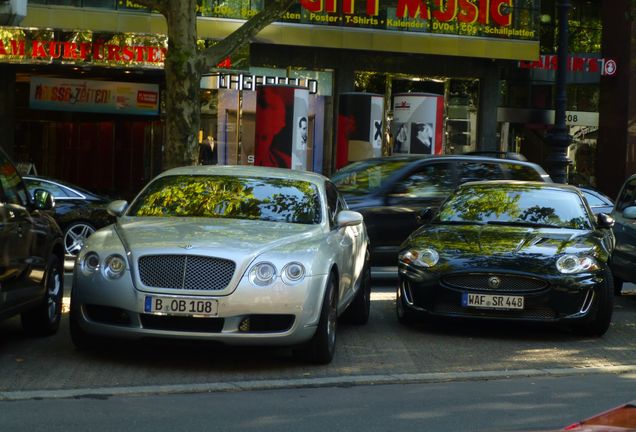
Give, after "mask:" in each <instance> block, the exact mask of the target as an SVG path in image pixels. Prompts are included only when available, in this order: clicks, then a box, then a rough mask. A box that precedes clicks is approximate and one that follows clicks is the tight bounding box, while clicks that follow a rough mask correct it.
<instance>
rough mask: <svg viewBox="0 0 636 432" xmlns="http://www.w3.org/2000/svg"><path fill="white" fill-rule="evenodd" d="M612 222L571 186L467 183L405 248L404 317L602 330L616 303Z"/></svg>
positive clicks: (400, 302) (400, 310)
mask: <svg viewBox="0 0 636 432" xmlns="http://www.w3.org/2000/svg"><path fill="white" fill-rule="evenodd" d="M612 225H613V219H612V218H611V217H610V216H608V215H606V214H599V215H597V216H595V215H594V214H593V213H592V211H591V210H590V208H589V206H588V205H587V203H586V201H585V199H584V198H583V195H582V194H581V192H580V191H579V190H578V189H577V188H576V187H574V186H568V185H560V184H554V183H551V184H548V183H538V182H517V181H486V182H471V183H466V184H464V185H462V186H460V187H459V188H458V189H457V190H456V191H455V192H454V193H453V194H452V195H451V196H450V197H449V198H448V200H447V201H445V202H444V203H443V204H442V206H441V208H440V209H439V213H438V214H437V215H436V216H435V217H434V218H433V219H432V220H431V221H430V223H428V224H426V225H424V226H422V227H421V228H420V229H418V230H417V231H415V232H414V233H413V234H412V235H411V236H410V237H409V238H408V239H407V241H406V242H405V243H404V245H403V248H402V250H401V251H400V253H399V265H398V268H399V273H398V277H399V285H398V289H397V299H396V311H397V317H398V320H399V321H400V322H402V323H406V324H408V323H411V322H412V321H414V320H415V319H416V318H417V317H418V316H424V317H448V318H474V319H490V320H499V321H504V320H511V321H527V322H545V323H563V324H566V323H569V324H570V325H571V326H573V327H574V329H575V330H576V331H577V332H579V333H581V334H584V335H588V336H601V335H603V334H604V333H605V332H606V331H607V329H608V327H609V325H610V322H611V318H612V309H613V297H614V296H613V293H612V289H613V281H612V272H611V270H610V267H609V259H610V256H611V253H612V245H613V244H614V240H613V234H612V230H611V228H612Z"/></svg>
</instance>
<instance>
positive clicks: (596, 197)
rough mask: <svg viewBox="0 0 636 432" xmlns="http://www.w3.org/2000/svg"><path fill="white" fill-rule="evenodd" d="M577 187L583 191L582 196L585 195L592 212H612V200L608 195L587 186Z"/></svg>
mask: <svg viewBox="0 0 636 432" xmlns="http://www.w3.org/2000/svg"><path fill="white" fill-rule="evenodd" d="M579 189H580V190H581V192H583V196H585V199H586V200H587V203H588V204H589V205H590V208H591V209H592V211H593V212H594V214H599V213H606V214H610V213H612V209H613V208H614V201H612V199H611V198H610V197H608V196H607V195H605V194H603V193H601V192H599V191H597V190H596V189H594V188H591V187H589V186H579Z"/></svg>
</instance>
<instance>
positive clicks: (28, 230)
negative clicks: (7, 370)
mask: <svg viewBox="0 0 636 432" xmlns="http://www.w3.org/2000/svg"><path fill="white" fill-rule="evenodd" d="M28 205H29V201H28V197H27V191H26V188H25V187H24V184H23V183H22V179H21V178H20V176H19V175H18V172H17V170H16V168H15V166H14V165H13V164H12V163H11V161H10V160H9V159H8V158H7V157H6V156H5V155H4V154H3V153H2V152H0V218H1V219H0V224H1V226H0V240H1V241H0V309H2V310H4V311H5V312H6V311H7V310H10V309H12V308H15V307H17V306H19V305H21V304H22V303H24V302H26V301H28V300H30V299H32V298H34V296H35V295H36V293H37V291H38V289H39V285H38V283H39V280H37V278H32V277H31V276H32V274H31V273H32V270H34V264H35V268H37V265H38V264H41V263H38V262H34V259H33V257H32V252H33V251H36V250H38V244H37V243H36V242H37V236H36V235H34V232H35V227H34V223H33V219H32V218H31V215H30V213H29V210H28ZM43 270H44V269H43V268H42V273H43Z"/></svg>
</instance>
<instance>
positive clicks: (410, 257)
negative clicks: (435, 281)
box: [398, 248, 439, 268]
mask: <svg viewBox="0 0 636 432" xmlns="http://www.w3.org/2000/svg"><path fill="white" fill-rule="evenodd" d="M398 258H399V260H400V261H401V262H403V263H404V264H409V265H414V266H417V267H426V268H428V267H433V266H434V265H435V264H437V262H438V261H439V254H438V253H437V251H436V250H435V249H430V248H425V249H408V250H406V251H404V252H401V253H400V255H399V256H398Z"/></svg>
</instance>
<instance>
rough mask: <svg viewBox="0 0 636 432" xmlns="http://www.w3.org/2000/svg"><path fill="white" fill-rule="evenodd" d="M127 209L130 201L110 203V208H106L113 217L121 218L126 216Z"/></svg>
mask: <svg viewBox="0 0 636 432" xmlns="http://www.w3.org/2000/svg"><path fill="white" fill-rule="evenodd" d="M127 208H128V201H124V200H117V201H113V202H111V203H109V204H108V207H106V211H107V212H108V214H109V215H111V216H115V217H119V216H121V215H123V214H124V212H125V211H126V209H127Z"/></svg>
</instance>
